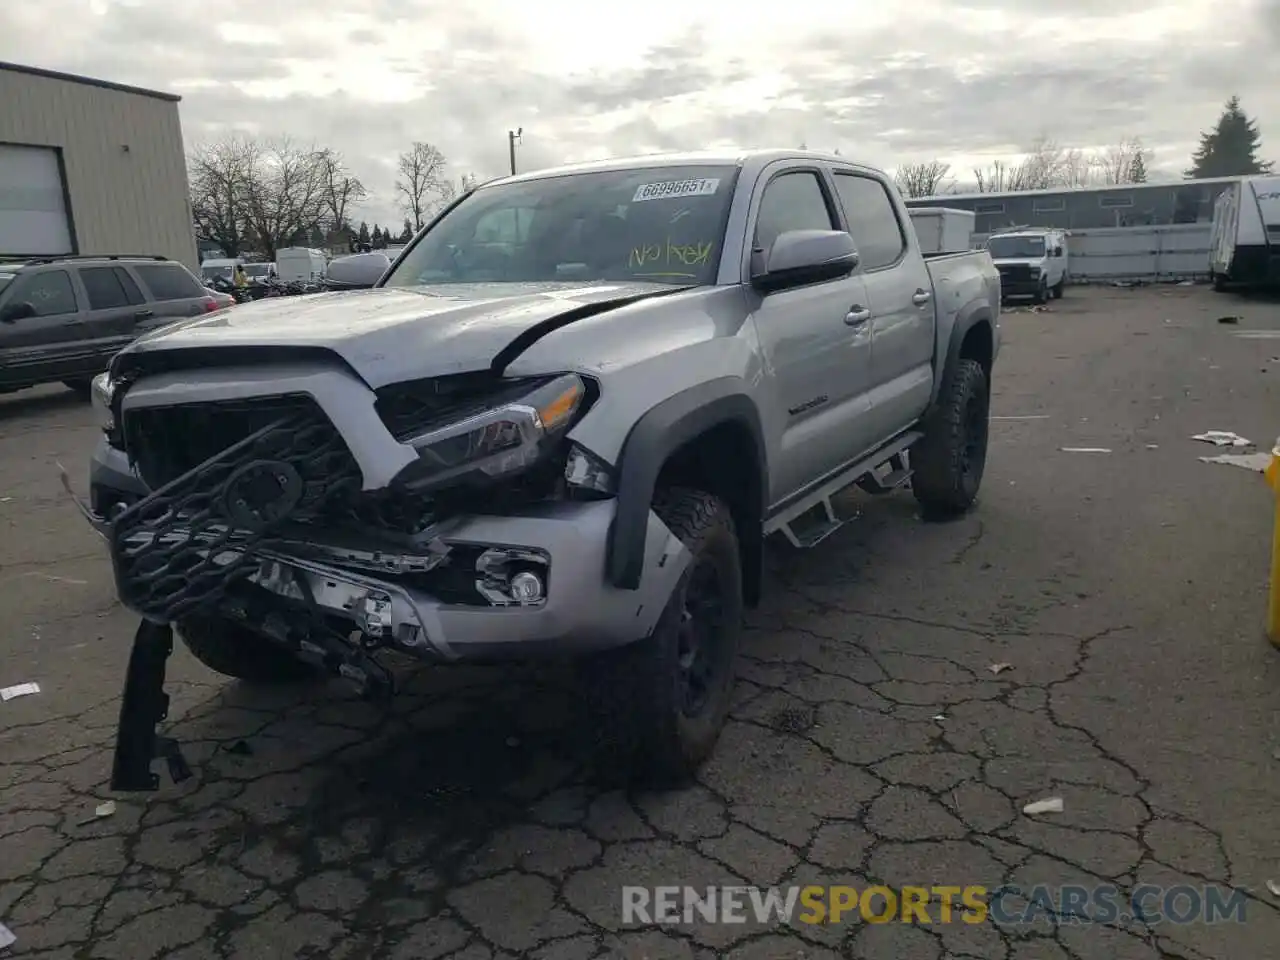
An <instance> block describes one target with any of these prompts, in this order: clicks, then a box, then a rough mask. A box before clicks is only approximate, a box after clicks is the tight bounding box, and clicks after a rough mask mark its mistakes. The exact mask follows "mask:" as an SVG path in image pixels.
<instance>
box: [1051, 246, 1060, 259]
mask: <svg viewBox="0 0 1280 960" xmlns="http://www.w3.org/2000/svg"><path fill="white" fill-rule="evenodd" d="M1053 255H1054V256H1055V257H1060V256H1062V248H1061V247H1054V248H1053Z"/></svg>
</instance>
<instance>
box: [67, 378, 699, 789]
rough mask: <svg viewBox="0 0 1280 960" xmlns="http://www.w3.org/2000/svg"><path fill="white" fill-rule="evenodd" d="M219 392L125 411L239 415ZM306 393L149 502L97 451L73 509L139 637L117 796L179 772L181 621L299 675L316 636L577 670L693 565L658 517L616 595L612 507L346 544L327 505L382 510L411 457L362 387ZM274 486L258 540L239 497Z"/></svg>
mask: <svg viewBox="0 0 1280 960" xmlns="http://www.w3.org/2000/svg"><path fill="white" fill-rule="evenodd" d="M218 376H219V375H218V374H203V375H202V379H201V381H200V383H198V384H184V383H181V382H180V381H178V380H176V379H172V378H171V379H169V380H168V381H164V380H163V378H152V379H151V380H149V381H143V382H142V383H141V384H139V385H138V386H137V388H135V390H134V391H131V392H130V394H128V395H126V397H125V411H126V416H127V414H128V411H129V410H130V405H133V407H134V408H135V409H147V408H153V409H154V408H162V407H163V406H164V405H165V404H166V403H167V404H174V403H186V402H189V401H191V400H192V399H194V400H195V401H196V402H208V401H213V402H216V401H217V400H219V399H220V396H222V395H225V396H229V397H233V398H234V399H235V400H237V401H242V400H244V399H246V392H245V379H244V378H243V377H239V378H238V377H237V375H236V374H234V373H223V374H221V377H222V379H221V380H219V379H218ZM255 379H258V378H256V377H255ZM296 379H301V380H302V381H304V382H305V385H306V387H307V389H305V390H302V391H298V392H301V393H305V394H307V395H309V397H310V398H311V399H312V400H314V404H312V405H311V406H312V408H313V409H312V410H311V412H310V413H309V414H307V417H309V418H310V419H307V418H305V417H304V418H303V419H293V420H288V418H285V419H284V420H280V421H278V422H276V423H275V424H274V425H268V426H266V427H263V428H261V429H259V430H257V431H256V432H255V433H253V434H252V435H250V436H248V437H246V438H245V439H244V440H243V441H242V442H240V443H237V444H235V445H233V446H230V447H228V448H226V449H225V450H223V451H222V452H221V453H219V454H217V455H215V456H213V457H211V458H209V459H207V460H205V461H204V462H202V463H200V464H199V465H198V466H196V467H195V468H194V469H191V470H188V471H186V472H185V473H182V474H180V475H179V476H177V477H176V478H174V479H172V480H169V481H168V482H167V483H165V484H163V485H162V486H159V487H158V488H157V489H155V490H154V491H150V490H148V488H147V487H146V485H145V484H143V483H141V481H140V480H139V479H138V474H137V473H136V472H135V471H134V469H133V467H132V466H131V465H130V462H129V460H128V459H127V458H126V457H125V455H124V454H123V453H122V452H121V451H120V450H118V449H117V448H115V447H113V446H110V445H108V444H107V443H105V442H103V443H101V444H100V445H99V448H98V451H97V452H96V454H95V456H94V458H93V461H92V465H91V472H90V485H91V496H90V502H88V503H84V502H81V501H79V500H77V504H78V506H79V508H80V510H81V512H82V513H83V514H84V516H85V518H86V520H87V521H88V522H89V523H90V524H91V525H92V526H93V527H94V529H95V530H97V531H98V532H99V533H100V534H101V535H102V536H103V537H104V539H105V540H106V541H107V544H108V546H109V550H110V554H111V559H112V565H113V572H114V575H115V580H116V587H117V591H118V593H119V595H120V598H121V601H122V602H123V603H124V604H125V606H127V607H129V608H130V609H132V610H133V611H135V612H137V613H138V614H140V615H141V616H142V617H143V620H144V623H143V625H142V627H141V628H140V629H139V631H138V635H137V638H136V640H135V651H134V656H133V658H132V659H131V662H130V672H129V678H128V681H127V682H126V699H125V703H124V704H123V705H122V709H121V726H120V732H119V736H118V740H117V771H116V776H114V777H113V786H115V788H116V789H120V790H139V789H155V785H154V778H153V777H151V775H150V773H149V766H150V762H151V759H152V758H154V757H158V756H163V755H168V756H170V757H171V758H172V756H173V755H174V754H173V752H172V751H170V750H169V749H168V747H167V741H163V740H160V739H159V738H156V737H155V727H154V724H156V723H158V722H159V721H160V720H161V719H162V718H163V714H164V713H165V712H166V711H167V702H166V698H164V697H163V694H162V692H161V689H160V687H161V685H162V683H163V660H164V656H167V649H166V642H167V641H166V639H165V638H166V636H169V635H170V634H169V631H170V628H171V626H172V625H173V624H179V625H180V624H181V622H182V620H183V619H184V618H186V617H191V616H208V615H215V616H221V617H226V618H228V619H232V620H236V621H239V622H241V623H243V624H244V625H246V626H250V627H252V628H255V629H256V630H257V631H258V632H260V633H261V634H262V642H263V643H285V644H288V645H290V646H291V647H293V648H294V649H295V652H298V653H299V655H300V656H301V658H302V659H308V657H306V656H305V655H304V654H305V650H306V648H307V646H308V641H307V640H306V639H305V638H304V639H302V640H301V641H300V642H299V640H298V634H299V633H302V634H305V632H306V631H307V630H308V629H310V628H311V627H312V626H314V625H320V629H321V630H322V631H324V632H327V633H330V634H331V636H330V638H329V641H328V642H330V643H332V642H335V641H334V640H333V638H334V637H349V638H351V645H352V646H353V647H354V648H355V650H356V653H357V654H358V653H359V651H361V650H365V651H367V650H370V649H374V648H390V649H394V650H397V651H400V652H403V653H406V654H409V655H412V656H415V657H418V658H420V659H424V660H428V661H433V662H456V661H490V660H512V659H525V658H531V657H539V656H547V655H551V656H560V655H577V654H583V653H590V652H594V651H598V650H602V649H608V648H612V647H616V646H621V645H624V644H627V643H630V642H633V641H635V640H638V639H640V638H642V637H644V636H646V635H647V634H648V633H649V632H650V631H651V630H652V629H653V627H654V625H655V623H656V622H657V620H658V618H659V616H660V615H661V613H662V611H663V609H664V607H665V605H666V603H667V600H668V598H669V597H670V596H671V593H672V592H673V590H674V589H675V586H676V584H677V582H678V580H679V578H680V576H681V575H682V573H683V572H684V570H685V567H686V566H687V564H688V562H689V554H688V551H687V549H686V548H685V547H684V545H683V544H682V543H681V542H680V540H679V539H678V538H677V537H675V536H674V535H673V534H672V533H671V531H670V530H669V529H668V528H667V527H666V526H665V524H663V523H662V521H661V520H660V519H659V518H658V517H657V515H656V514H653V513H650V515H649V518H648V528H647V535H646V537H645V541H644V543H645V548H644V563H643V571H644V572H643V575H642V577H641V582H640V587H639V589H638V590H623V589H617V588H615V587H613V586H612V585H610V584H609V583H608V582H607V581H606V577H605V568H606V550H607V547H606V544H607V541H608V534H609V529H610V526H611V524H612V523H613V521H614V516H615V513H616V506H615V501H614V500H612V499H600V500H591V501H571V500H544V501H541V502H537V503H533V504H529V505H527V506H526V507H525V508H523V509H522V510H520V511H519V512H517V513H505V514H502V515H480V514H470V515H462V516H452V517H449V518H447V519H444V520H441V521H439V522H434V523H432V524H430V525H429V526H428V527H427V528H425V529H423V530H421V531H419V532H417V533H415V534H413V535H412V536H404V535H395V536H390V535H388V536H386V537H379V536H377V535H368V534H365V535H359V534H357V535H353V534H352V533H351V531H350V530H349V529H344V528H342V526H341V524H337V525H335V524H330V523H329V519H330V518H332V517H333V516H335V514H334V513H333V511H334V510H335V509H337V507H336V506H335V505H337V506H340V507H341V508H342V509H343V510H347V509H349V505H350V504H351V503H357V504H360V503H364V502H365V501H368V502H369V503H377V504H380V505H381V506H380V507H379V509H382V508H383V507H385V504H383V503H382V501H383V499H384V498H385V495H386V493H387V491H386V490H385V489H383V488H380V487H379V486H377V484H378V483H379V482H385V481H386V480H388V479H389V478H390V477H391V476H393V475H394V474H395V473H397V472H398V471H399V470H400V469H402V468H403V466H404V457H403V446H402V445H401V444H399V443H397V442H396V441H395V439H394V438H393V437H392V436H391V434H390V433H389V432H388V431H387V429H386V428H385V427H384V426H382V424H381V422H380V421H379V420H378V419H377V417H376V416H375V415H373V410H372V403H371V400H370V397H371V393H370V391H368V390H367V388H365V387H364V386H363V385H362V384H360V383H358V382H357V381H355V380H354V379H353V378H351V377H349V376H348V375H344V374H342V373H340V372H338V371H309V372H303V373H301V374H297V375H296V376H295V380H296ZM280 380H281V377H280V376H276V377H272V378H265V377H262V378H260V382H261V383H262V386H263V387H266V386H267V385H268V383H269V384H270V386H271V388H272V390H271V393H270V394H267V393H266V390H265V389H264V390H263V391H262V393H263V394H264V399H269V398H270V397H273V396H274V397H278V396H280V393H281V390H280ZM144 387H145V389H144ZM295 396H296V393H295ZM249 399H252V396H251V395H250V396H249ZM352 430H355V431H358V434H357V435H356V436H357V439H355V440H353V439H352V436H353V434H352V433H351V432H350V431H352ZM343 448H345V449H343ZM131 449H132V446H131ZM388 453H389V454H390V455H389V456H384V455H385V454H388ZM353 455H354V456H353ZM352 461H354V462H352ZM264 472H265V473H266V474H269V475H271V477H272V478H274V480H275V481H278V483H277V486H278V487H279V489H281V490H284V491H285V492H286V493H288V496H286V497H284V498H283V500H282V501H281V504H283V505H282V506H281V504H276V506H280V515H279V516H273V517H268V518H267V520H268V521H269V522H266V523H264V522H262V521H263V517H262V516H261V515H259V514H255V513H254V512H253V510H248V512H246V509H247V508H246V506H245V496H244V495H243V494H244V491H245V490H247V489H248V488H249V486H250V485H252V483H255V482H257V479H258V475H259V474H263V473H264ZM143 475H147V474H146V473H144V474H143ZM371 480H373V481H374V482H373V483H371V482H370V481H371ZM64 483H67V485H68V490H69V491H70V484H69V482H68V481H66V480H65V477H64ZM73 496H74V494H73ZM344 498H345V499H344ZM339 625H343V626H342V627H341V629H339ZM354 632H358V634H359V638H356V637H355V636H354ZM339 642H340V641H339ZM161 651H163V652H164V655H163V656H162V655H161ZM157 662H159V664H160V666H159V673H158V674H157V668H156V664H157ZM135 663H136V664H138V666H136V667H135ZM331 665H332V664H331ZM334 672H335V673H343V672H345V671H341V670H337V669H335V670H334ZM357 672H358V671H357ZM157 676H158V679H157ZM131 690H132V691H133V692H132V693H130V691H131ZM140 704H141V705H140ZM148 743H150V744H151V747H150V753H149V754H148V748H146V747H145V746H142V745H144V744H148ZM144 758H145V759H144ZM171 762H173V761H171ZM148 783H150V784H152V785H151V786H147V784H148Z"/></svg>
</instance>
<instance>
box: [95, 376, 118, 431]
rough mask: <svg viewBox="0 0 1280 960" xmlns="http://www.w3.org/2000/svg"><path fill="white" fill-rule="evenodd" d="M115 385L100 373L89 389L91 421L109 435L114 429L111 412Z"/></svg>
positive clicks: (114, 421) (114, 424) (113, 418)
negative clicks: (91, 409) (91, 408)
mask: <svg viewBox="0 0 1280 960" xmlns="http://www.w3.org/2000/svg"><path fill="white" fill-rule="evenodd" d="M114 392H115V384H113V383H112V382H111V377H110V375H109V374H106V373H100V374H98V375H97V376H96V377H94V378H93V382H92V383H91V385H90V387H89V399H90V403H91V405H92V406H93V419H94V421H95V422H96V423H97V424H98V426H99V427H101V428H102V432H103V433H106V434H110V433H111V432H112V431H113V430H115V427H116V419H115V415H114V414H113V413H112V412H111V399H112V394H113V393H114Z"/></svg>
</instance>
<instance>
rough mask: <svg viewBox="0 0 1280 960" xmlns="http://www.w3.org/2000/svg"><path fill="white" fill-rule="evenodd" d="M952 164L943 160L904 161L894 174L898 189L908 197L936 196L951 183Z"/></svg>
mask: <svg viewBox="0 0 1280 960" xmlns="http://www.w3.org/2000/svg"><path fill="white" fill-rule="evenodd" d="M950 173H951V164H949V163H943V162H942V161H941V160H929V161H928V162H926V163H904V164H903V165H902V166H900V167H899V168H898V169H897V170H896V171H895V172H894V175H893V179H894V182H895V183H897V185H898V189H899V190H901V191H902V194H903V196H906V197H934V196H937V195H938V194H939V193H941V192H942V190H943V189H944V184H946V185H950V183H952V182H953V181H952V179H951V178H950V176H949V174H950Z"/></svg>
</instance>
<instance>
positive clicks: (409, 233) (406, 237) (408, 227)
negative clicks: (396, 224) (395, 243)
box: [400, 217, 413, 243]
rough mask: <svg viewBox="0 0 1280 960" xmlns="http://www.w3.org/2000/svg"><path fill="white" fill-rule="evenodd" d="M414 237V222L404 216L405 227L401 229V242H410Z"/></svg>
mask: <svg viewBox="0 0 1280 960" xmlns="http://www.w3.org/2000/svg"><path fill="white" fill-rule="evenodd" d="M412 239H413V224H412V223H410V222H409V218H408V217H405V218H404V229H403V230H401V231H400V242H401V243H408V242H409V241H410V240H412Z"/></svg>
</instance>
